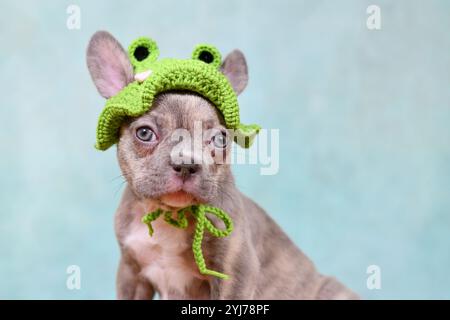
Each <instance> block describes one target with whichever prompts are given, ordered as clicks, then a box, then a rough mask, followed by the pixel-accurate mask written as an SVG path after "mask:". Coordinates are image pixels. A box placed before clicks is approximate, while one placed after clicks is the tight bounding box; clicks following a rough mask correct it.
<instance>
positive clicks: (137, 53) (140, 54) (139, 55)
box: [133, 46, 150, 61]
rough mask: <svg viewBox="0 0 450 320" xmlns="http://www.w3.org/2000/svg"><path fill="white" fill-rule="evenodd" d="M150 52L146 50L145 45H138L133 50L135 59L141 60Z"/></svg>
mask: <svg viewBox="0 0 450 320" xmlns="http://www.w3.org/2000/svg"><path fill="white" fill-rule="evenodd" d="M149 54H150V52H149V51H148V48H147V47H144V46H138V47H137V48H136V49H135V50H134V54H133V55H134V57H135V58H136V60H137V61H143V60H145V59H146V58H147V57H148V56H149Z"/></svg>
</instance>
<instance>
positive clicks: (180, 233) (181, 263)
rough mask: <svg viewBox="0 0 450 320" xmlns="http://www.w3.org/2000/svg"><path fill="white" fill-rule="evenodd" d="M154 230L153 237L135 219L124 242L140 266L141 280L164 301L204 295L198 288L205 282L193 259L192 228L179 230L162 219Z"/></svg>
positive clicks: (142, 224) (155, 225) (154, 226)
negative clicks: (148, 282) (147, 281)
mask: <svg viewBox="0 0 450 320" xmlns="http://www.w3.org/2000/svg"><path fill="white" fill-rule="evenodd" d="M191 225H192V224H191ZM152 226H153V229H154V233H153V236H151V237H150V235H149V233H148V227H147V226H146V225H145V224H144V223H142V222H141V221H140V219H136V220H135V221H133V222H132V223H131V226H130V229H129V232H128V233H127V236H126V237H125V239H124V241H123V243H124V246H125V248H126V249H127V250H129V252H130V253H131V254H132V256H133V257H134V259H135V260H136V262H137V263H138V264H139V266H140V268H141V276H143V277H145V278H147V279H148V280H149V281H150V282H151V283H152V284H153V285H154V286H155V287H156V289H157V291H158V292H159V293H160V295H161V298H162V299H167V298H189V297H190V298H194V297H192V295H193V292H195V294H194V295H195V296H196V295H198V294H200V295H201V294H202V293H200V292H198V290H195V288H197V287H199V288H200V287H202V284H201V282H203V281H204V280H205V278H204V277H203V276H202V275H201V274H200V273H199V272H198V269H197V265H196V264H195V261H194V259H193V254H192V246H191V241H192V231H193V230H192V227H189V228H188V229H179V228H176V227H174V226H171V225H169V224H167V223H166V222H165V221H164V220H163V219H162V218H161V219H157V220H156V221H154V222H152Z"/></svg>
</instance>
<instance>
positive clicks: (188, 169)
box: [171, 163, 200, 179]
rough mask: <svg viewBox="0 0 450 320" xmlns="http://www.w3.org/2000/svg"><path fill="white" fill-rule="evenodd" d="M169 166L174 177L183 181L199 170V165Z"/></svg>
mask: <svg viewBox="0 0 450 320" xmlns="http://www.w3.org/2000/svg"><path fill="white" fill-rule="evenodd" d="M171 166H172V168H173V171H175V173H176V175H177V176H179V177H181V178H183V179H187V178H189V177H190V176H191V175H193V174H195V173H197V172H198V171H199V170H200V165H199V164H190V163H186V164H184V163H183V164H171Z"/></svg>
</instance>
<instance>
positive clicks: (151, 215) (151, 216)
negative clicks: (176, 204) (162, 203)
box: [141, 209, 163, 237]
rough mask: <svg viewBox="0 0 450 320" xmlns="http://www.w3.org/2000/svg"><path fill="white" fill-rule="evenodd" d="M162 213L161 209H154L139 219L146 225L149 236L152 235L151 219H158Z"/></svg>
mask: <svg viewBox="0 0 450 320" xmlns="http://www.w3.org/2000/svg"><path fill="white" fill-rule="evenodd" d="M162 213H163V211H162V210H161V209H157V210H156V211H153V212H151V213H149V214H146V215H145V216H143V217H142V220H141V221H142V222H143V223H145V224H146V225H147V226H148V233H149V234H150V237H151V236H152V235H153V227H152V221H155V220H156V219H158V218H159V216H160V215H161V214H162Z"/></svg>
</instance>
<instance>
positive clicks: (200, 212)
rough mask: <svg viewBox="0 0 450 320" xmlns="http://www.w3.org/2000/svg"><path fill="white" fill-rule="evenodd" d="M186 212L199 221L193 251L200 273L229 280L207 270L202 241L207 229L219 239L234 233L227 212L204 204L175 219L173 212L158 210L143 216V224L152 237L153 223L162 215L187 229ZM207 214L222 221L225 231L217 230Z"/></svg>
mask: <svg viewBox="0 0 450 320" xmlns="http://www.w3.org/2000/svg"><path fill="white" fill-rule="evenodd" d="M186 212H190V213H191V214H192V215H193V216H194V217H195V219H196V220H197V224H196V226H195V232H194V240H193V242H192V251H193V253H194V259H195V263H196V264H197V266H198V269H199V271H200V273H201V274H205V275H211V276H215V277H218V278H220V279H228V278H229V276H228V275H226V274H223V273H220V272H217V271H214V270H209V269H207V268H206V263H205V258H204V257H203V252H202V240H203V234H204V232H205V228H206V230H208V231H209V233H211V234H212V235H213V236H215V237H218V238H222V237H226V236H228V235H229V234H230V233H231V231H233V221H232V220H231V218H230V216H229V215H228V214H226V213H225V211H223V210H221V209H219V208H216V207H212V206H208V205H204V204H200V205H193V206H190V207H186V208H183V209H180V210H178V211H177V218H176V219H174V218H173V217H172V212H171V211H163V210H162V209H157V210H155V211H153V212H150V213H148V214H146V215H145V216H143V217H142V222H144V223H145V224H146V225H147V226H148V231H149V234H150V236H152V235H153V227H152V224H151V223H152V222H153V221H155V220H156V219H158V218H159V217H160V216H161V215H162V214H164V221H166V222H167V223H168V224H170V225H172V226H174V227H177V228H181V229H185V228H186V227H187V226H188V220H187V218H186ZM207 213H210V214H212V215H214V216H216V217H217V218H219V219H220V220H222V221H223V223H224V224H225V229H224V230H221V229H218V228H216V227H215V226H214V225H213V223H212V222H211V221H210V220H209V219H208V217H207V216H206V214H207Z"/></svg>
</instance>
